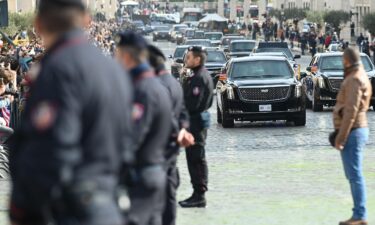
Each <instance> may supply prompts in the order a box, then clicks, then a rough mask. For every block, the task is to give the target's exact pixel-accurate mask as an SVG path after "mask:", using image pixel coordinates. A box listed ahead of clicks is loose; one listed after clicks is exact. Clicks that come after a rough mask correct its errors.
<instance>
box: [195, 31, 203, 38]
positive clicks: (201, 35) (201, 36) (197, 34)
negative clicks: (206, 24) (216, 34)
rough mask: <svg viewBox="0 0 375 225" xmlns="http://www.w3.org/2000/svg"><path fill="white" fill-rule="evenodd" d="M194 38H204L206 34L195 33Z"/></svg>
mask: <svg viewBox="0 0 375 225" xmlns="http://www.w3.org/2000/svg"><path fill="white" fill-rule="evenodd" d="M194 38H200V39H202V38H204V33H203V32H195V34H194Z"/></svg>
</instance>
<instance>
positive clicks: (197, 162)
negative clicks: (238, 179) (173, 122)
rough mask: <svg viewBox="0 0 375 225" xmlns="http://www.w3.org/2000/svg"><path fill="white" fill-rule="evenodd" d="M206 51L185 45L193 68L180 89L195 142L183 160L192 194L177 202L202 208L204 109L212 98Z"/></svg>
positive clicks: (205, 175)
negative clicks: (192, 190) (187, 170)
mask: <svg viewBox="0 0 375 225" xmlns="http://www.w3.org/2000/svg"><path fill="white" fill-rule="evenodd" d="M206 58H207V53H206V51H205V50H204V49H203V48H202V47H200V46H192V47H189V48H188V51H187V53H186V57H185V67H186V68H188V69H190V70H192V74H191V75H190V76H187V75H185V76H184V77H183V78H182V88H183V91H184V98H185V104H186V109H187V111H188V112H189V116H190V129H189V131H190V132H191V133H192V134H193V136H194V139H195V144H194V145H193V146H191V147H188V148H186V159H187V164H188V169H189V174H190V178H191V182H192V185H193V189H194V192H193V195H192V196H191V197H190V198H188V199H186V200H184V201H181V202H179V204H180V205H181V206H182V207H205V206H206V198H205V192H206V191H207V190H208V167H207V161H206V151H205V145H206V138H207V130H208V128H209V124H210V114H209V112H208V111H207V110H208V109H209V108H210V107H211V105H212V100H213V86H214V85H213V81H212V78H211V76H210V75H209V73H208V71H207V70H206V68H205V66H204V65H205V61H206Z"/></svg>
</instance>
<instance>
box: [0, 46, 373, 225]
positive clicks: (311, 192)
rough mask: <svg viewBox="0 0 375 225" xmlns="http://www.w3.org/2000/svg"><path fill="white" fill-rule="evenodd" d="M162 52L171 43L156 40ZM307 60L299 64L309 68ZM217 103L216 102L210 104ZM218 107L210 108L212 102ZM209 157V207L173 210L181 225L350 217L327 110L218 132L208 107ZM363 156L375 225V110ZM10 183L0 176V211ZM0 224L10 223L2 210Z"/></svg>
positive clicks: (259, 224)
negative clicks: (295, 120) (298, 119)
mask: <svg viewBox="0 0 375 225" xmlns="http://www.w3.org/2000/svg"><path fill="white" fill-rule="evenodd" d="M158 46H159V47H161V48H162V50H163V51H164V52H165V54H166V55H169V54H172V52H173V50H174V48H175V45H174V44H170V43H167V42H158ZM309 59H310V57H307V56H304V57H303V58H302V59H301V60H299V62H300V63H301V64H302V68H304V67H306V65H307V64H308V62H309ZM214 104H216V103H214ZM214 106H215V105H214ZM210 111H211V115H212V117H211V119H212V127H211V129H210V130H209V135H208V144H207V158H208V165H209V179H210V183H209V192H208V193H207V199H208V207H207V208H206V209H181V208H179V209H178V223H177V224H178V225H224V224H230V225H284V224H288V225H334V224H338V221H339V220H344V219H348V218H349V217H350V216H351V205H352V200H351V196H350V192H349V185H348V183H347V182H346V180H345V178H344V173H343V170H342V165H341V161H340V155H339V153H338V151H336V150H334V149H332V148H331V147H330V146H329V144H328V133H329V132H330V131H332V129H333V128H332V119H331V109H326V110H325V111H324V112H321V113H313V112H312V111H311V110H309V111H308V113H307V124H306V127H294V126H292V125H290V124H285V123H284V122H265V123H264V122H263V123H247V122H246V123H239V124H236V127H235V128H232V129H223V128H222V127H221V126H220V125H218V124H217V122H216V107H212V108H211V110H210ZM369 121H370V128H371V136H370V142H369V145H368V146H367V148H366V153H365V161H364V163H365V170H364V171H365V176H366V179H367V188H368V210H369V212H368V214H369V217H370V218H369V224H371V225H372V224H375V166H374V165H375V164H374V162H375V112H373V111H370V112H369ZM179 168H180V173H181V174H180V176H181V187H180V190H179V193H178V199H179V200H183V199H184V198H186V197H189V196H190V194H191V186H190V181H189V175H188V171H187V168H186V161H185V155H184V154H181V157H180V161H179ZM8 190H9V185H8V182H7V181H0V210H1V209H5V208H6V206H7V202H6V199H7V195H8ZM0 215H1V217H0V224H2V225H3V224H4V225H5V224H7V223H6V222H5V221H6V214H5V212H4V211H3V212H2V213H0Z"/></svg>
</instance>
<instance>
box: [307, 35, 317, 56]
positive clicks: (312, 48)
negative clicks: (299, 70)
mask: <svg viewBox="0 0 375 225" xmlns="http://www.w3.org/2000/svg"><path fill="white" fill-rule="evenodd" d="M309 45H310V51H311V56H312V57H314V56H315V54H316V46H317V42H316V38H315V36H312V37H311V39H310V43H309Z"/></svg>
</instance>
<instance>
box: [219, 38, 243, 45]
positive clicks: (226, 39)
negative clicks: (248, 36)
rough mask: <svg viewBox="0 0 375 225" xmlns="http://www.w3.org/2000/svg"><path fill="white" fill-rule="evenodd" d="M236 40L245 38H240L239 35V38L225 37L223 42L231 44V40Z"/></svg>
mask: <svg viewBox="0 0 375 225" xmlns="http://www.w3.org/2000/svg"><path fill="white" fill-rule="evenodd" d="M234 40H243V38H240V37H238V38H224V40H223V42H222V44H223V45H229V43H230V42H231V41H234Z"/></svg>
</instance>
